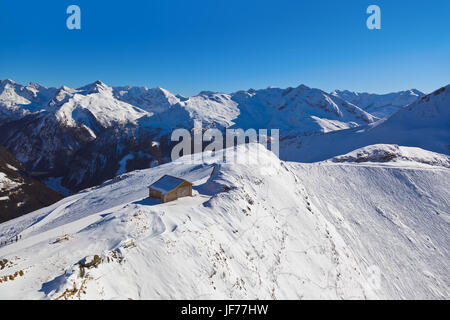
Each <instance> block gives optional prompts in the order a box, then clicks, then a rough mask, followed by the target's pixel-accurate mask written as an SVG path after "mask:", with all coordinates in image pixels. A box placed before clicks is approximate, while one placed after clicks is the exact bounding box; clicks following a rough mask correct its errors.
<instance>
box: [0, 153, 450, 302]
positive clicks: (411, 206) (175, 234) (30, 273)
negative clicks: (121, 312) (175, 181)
mask: <svg viewBox="0 0 450 320" xmlns="http://www.w3.org/2000/svg"><path fill="white" fill-rule="evenodd" d="M223 152H226V159H227V161H230V160H231V159H234V158H235V157H237V160H238V161H234V162H229V163H222V162H221V160H222V159H223V154H222V152H219V153H217V154H216V156H214V157H211V155H210V154H205V157H206V156H207V157H206V159H204V160H205V161H204V162H198V161H197V162H196V161H194V162H192V161H190V158H187V157H183V158H180V159H179V160H178V161H177V162H173V163H169V164H165V165H161V166H158V167H155V168H152V169H147V170H142V171H135V172H132V173H128V174H124V175H121V176H118V177H117V178H115V179H113V180H111V181H108V182H105V183H104V184H103V185H101V186H99V187H95V188H92V189H88V190H85V191H83V192H81V193H78V194H76V195H73V196H70V197H68V198H65V199H63V200H61V201H60V202H58V203H56V204H54V205H52V206H50V207H48V208H45V209H41V210H39V211H36V212H33V213H31V214H28V215H26V216H23V217H20V218H18V219H15V220H12V221H9V222H6V223H3V224H1V225H0V237H1V239H3V238H6V237H8V238H11V237H13V236H14V235H17V234H18V235H21V236H22V237H21V240H19V241H18V242H16V243H13V244H10V245H8V246H4V247H2V248H0V257H1V258H3V259H7V263H6V267H5V268H3V269H2V270H0V279H3V278H1V277H2V276H9V275H11V276H12V279H10V278H9V277H8V280H7V281H2V282H1V283H0V298H1V299H12V298H20V299H26V298H33V299H58V298H59V299H97V298H104V299H127V298H133V299H143V298H147V299H148V298H154V299H176V298H179V299H181V298H188V299H189V298H190V299H200V298H203V299H212V298H225V299H228V298H260V299H280V298H288V299H298V298H303V299H307V298H332V299H340V298H347V299H354V298H361V299H365V298H411V297H414V298H447V299H448V298H449V289H448V288H449V277H448V271H449V270H448V261H449V257H450V256H449V252H448V241H447V235H448V232H449V226H448V223H449V210H448V209H449V203H448V199H450V197H449V191H448V190H450V188H449V187H450V186H449V182H450V180H449V179H448V178H449V170H448V169H447V168H444V167H431V166H429V167H427V168H424V167H421V165H419V166H418V167H417V168H407V169H405V168H402V167H396V166H395V165H393V166H391V167H388V168H386V167H379V166H377V165H374V164H371V165H363V164H356V165H353V164H352V165H349V164H336V163H323V164H311V165H306V164H305V165H301V164H293V163H285V162H283V161H280V160H279V159H278V158H277V157H275V155H274V154H272V153H271V152H269V151H267V150H266V149H264V148H263V147H262V146H260V145H257V144H250V145H241V146H239V147H238V150H236V151H233V150H224V151H223ZM201 156H202V155H201V154H197V155H196V156H195V158H196V159H199V157H201ZM163 174H171V175H175V176H180V177H183V178H186V179H188V180H190V181H192V182H194V185H195V187H194V197H187V198H182V199H178V200H176V201H174V202H170V203H166V204H162V203H160V202H159V201H158V200H153V199H148V198H147V194H148V191H147V186H148V185H150V184H151V183H152V182H154V181H156V180H157V179H158V178H159V177H161V176H162V175H163ZM349 177H352V178H351V179H350V178H349ZM362 186H364V188H363V187H362ZM379 269H381V271H382V274H381V280H380V281H377V279H379V278H380V277H376V275H377V270H379ZM379 276H380V275H379Z"/></svg>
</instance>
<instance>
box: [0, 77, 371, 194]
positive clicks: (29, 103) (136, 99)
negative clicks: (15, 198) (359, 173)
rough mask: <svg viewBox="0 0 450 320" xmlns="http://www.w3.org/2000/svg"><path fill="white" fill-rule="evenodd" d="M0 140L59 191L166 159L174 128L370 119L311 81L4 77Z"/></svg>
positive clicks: (292, 131)
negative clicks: (180, 89) (172, 84)
mask: <svg viewBox="0 0 450 320" xmlns="http://www.w3.org/2000/svg"><path fill="white" fill-rule="evenodd" d="M0 89H2V91H0V97H1V99H0V113H1V114H2V120H1V122H0V131H1V132H2V133H3V134H2V135H1V136H0V144H1V145H4V146H5V147H6V148H7V149H8V150H9V151H11V152H12V153H13V154H14V155H15V156H16V157H17V159H18V160H19V161H21V162H22V163H23V164H24V166H25V167H26V169H27V170H28V171H30V172H33V173H38V174H39V176H40V177H41V179H42V181H52V182H57V181H59V186H58V185H55V183H52V187H56V188H57V189H58V190H59V191H62V190H65V189H68V190H69V192H70V191H72V192H73V191H78V190H81V189H83V188H86V187H91V186H94V185H97V184H99V183H102V182H103V181H105V180H107V179H110V178H113V177H114V176H115V175H116V174H117V173H121V172H125V171H131V170H136V169H142V168H148V167H150V166H152V165H156V164H159V163H164V162H167V161H169V160H170V159H169V155H170V150H171V148H172V146H173V143H171V142H170V135H171V133H172V131H173V130H174V129H176V128H186V129H192V128H193V126H194V122H195V121H198V120H199V121H202V124H203V126H204V128H208V127H213V128H219V129H221V130H223V129H225V128H230V127H232V128H233V127H237V128H244V129H248V128H255V129H260V128H263V129H265V128H269V129H270V128H274V129H275V128H276V129H280V131H281V138H282V139H286V138H288V137H298V136H304V135H314V134H321V133H326V132H330V131H334V130H341V129H347V128H353V127H357V126H360V125H365V124H369V123H373V122H374V121H375V120H376V119H377V118H375V117H373V116H372V115H370V114H369V113H367V112H365V111H364V110H362V109H361V108H359V107H358V106H356V105H354V104H352V103H349V102H347V101H345V100H343V99H341V98H339V97H335V96H332V95H329V94H327V93H325V92H323V91H321V90H319V89H311V88H308V87H306V86H303V85H302V86H299V87H297V88H288V89H279V88H267V89H263V90H248V91H240V92H237V93H233V94H224V93H213V92H201V93H200V94H199V95H197V96H194V97H189V98H183V97H180V96H175V95H173V94H171V93H170V92H168V91H167V90H164V89H161V88H154V89H147V88H141V87H129V86H128V87H109V86H107V85H106V84H104V83H102V82H101V81H96V82H94V83H91V84H88V85H86V86H84V87H81V88H78V89H72V88H68V87H65V86H63V87H61V88H59V89H55V88H44V87H42V86H39V85H37V84H33V85H29V86H26V87H25V86H21V85H18V84H16V83H14V82H13V81H11V80H5V81H2V83H1V86H0Z"/></svg>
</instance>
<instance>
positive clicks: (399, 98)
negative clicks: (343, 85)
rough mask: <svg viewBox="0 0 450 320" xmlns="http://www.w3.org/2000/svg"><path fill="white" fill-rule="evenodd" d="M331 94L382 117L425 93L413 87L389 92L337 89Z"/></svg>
mask: <svg viewBox="0 0 450 320" xmlns="http://www.w3.org/2000/svg"><path fill="white" fill-rule="evenodd" d="M331 95H332V96H335V97H340V98H342V99H344V100H346V101H349V102H351V103H353V104H355V105H357V106H359V107H360V108H362V109H363V110H365V111H367V112H369V113H370V114H372V115H374V116H375V117H378V118H381V119H382V118H386V117H388V116H390V115H392V114H393V113H394V112H396V111H398V110H399V109H401V108H402V107H404V106H406V105H409V104H411V103H413V102H415V101H417V100H418V99H419V98H421V97H423V96H424V95H425V94H424V93H423V92H420V91H419V90H415V89H411V90H406V91H400V92H394V93H388V94H372V93H366V92H364V93H359V92H352V91H348V90H335V91H333V92H332V93H331Z"/></svg>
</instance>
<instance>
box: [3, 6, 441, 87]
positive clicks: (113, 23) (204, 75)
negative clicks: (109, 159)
mask: <svg viewBox="0 0 450 320" xmlns="http://www.w3.org/2000/svg"><path fill="white" fill-rule="evenodd" d="M70 4H77V5H79V6H80V7H81V13H82V29H81V30H79V31H69V30H68V29H67V28H66V19H67V17H68V15H67V14H66V8H67V6H68V5H70ZM370 4H377V5H379V6H380V7H381V12H382V29H381V30H376V31H371V30H368V29H367V28H366V19H367V17H368V15H367V14H366V8H367V7H368V5H370ZM5 78H11V79H13V80H15V81H17V82H20V83H28V82H30V81H33V82H39V83H42V84H44V85H47V86H56V87H59V86H61V85H63V84H65V85H68V86H71V87H79V86H81V85H83V84H86V83H89V82H92V81H94V80H97V79H100V80H102V81H104V82H105V83H107V84H109V85H126V84H130V85H142V86H147V87H154V86H161V87H164V88H166V89H168V90H170V91H172V92H174V93H181V94H184V95H193V94H196V93H198V92H199V91H201V90H211V91H222V92H232V91H235V90H239V89H249V88H255V89H258V88H265V87H267V86H271V85H272V86H279V87H288V86H297V85H299V84H302V83H303V84H306V85H308V86H312V87H317V88H321V89H324V90H326V91H330V90H334V89H350V90H356V91H369V92H390V91H395V90H402V89H408V88H417V89H420V90H424V91H426V92H430V91H432V90H434V89H437V88H439V87H440V86H443V85H446V84H448V83H450V1H448V0H427V1H425V0H420V1H419V0H369V1H365V0H345V1H344V0H342V1H337V0H314V1H313V0H309V1H302V0H291V1H286V0H272V1H267V0H257V1H250V0H248V1H245V0H240V1H236V0H226V1H224V0H147V1H137V0H127V1H111V0H110V1H103V0H95V1H94V0H90V1H84V0H71V1H63V0H55V1H1V2H0V79H5Z"/></svg>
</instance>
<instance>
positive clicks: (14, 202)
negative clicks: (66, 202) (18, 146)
mask: <svg viewBox="0 0 450 320" xmlns="http://www.w3.org/2000/svg"><path fill="white" fill-rule="evenodd" d="M61 198H62V197H61V196H60V195H59V194H58V193H56V192H55V191H53V190H52V189H50V188H48V187H46V186H45V185H43V184H42V183H40V182H39V181H37V180H35V179H33V178H32V177H31V176H30V175H29V174H28V173H27V172H26V171H25V169H24V168H23V166H22V164H21V163H20V162H19V161H17V159H16V158H14V156H13V155H12V154H10V153H9V152H8V151H7V150H6V149H5V148H3V147H0V222H4V221H7V220H10V219H13V218H16V217H19V216H21V215H23V214H26V213H29V212H31V211H34V210H37V209H40V208H43V207H46V206H49V205H51V204H53V203H55V202H57V201H59V200H60V199H61ZM5 240H6V239H5Z"/></svg>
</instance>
